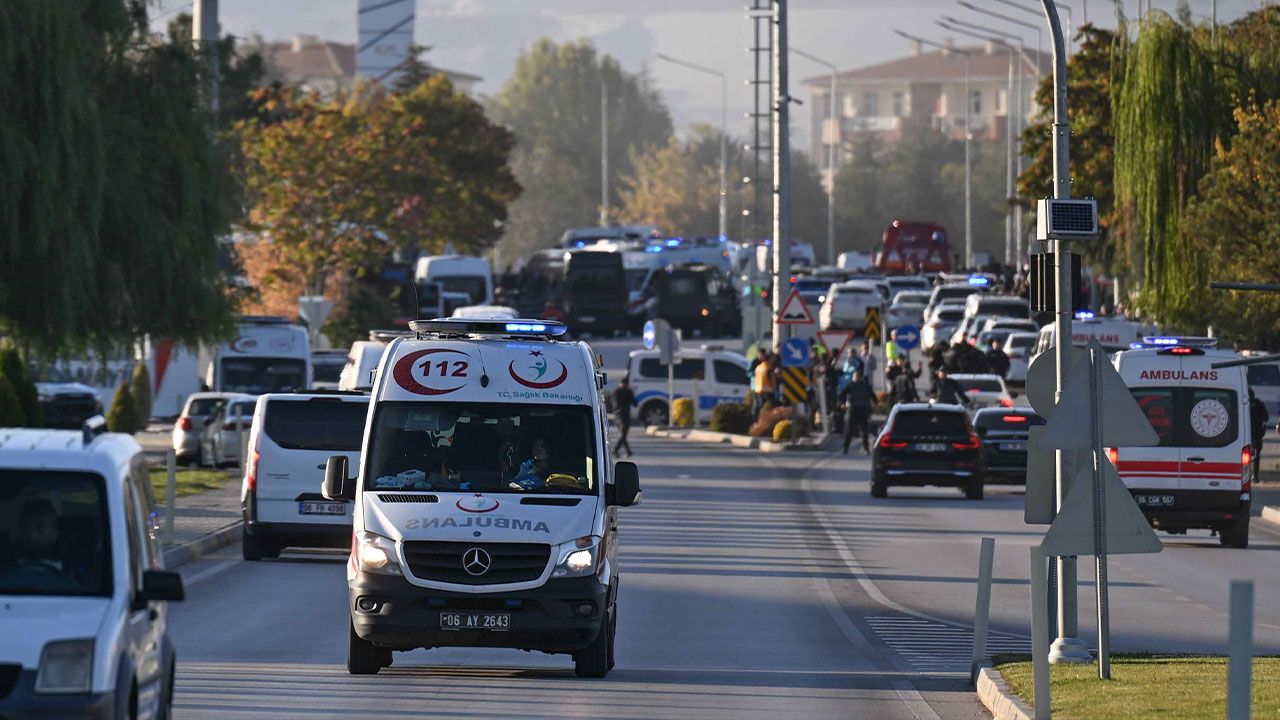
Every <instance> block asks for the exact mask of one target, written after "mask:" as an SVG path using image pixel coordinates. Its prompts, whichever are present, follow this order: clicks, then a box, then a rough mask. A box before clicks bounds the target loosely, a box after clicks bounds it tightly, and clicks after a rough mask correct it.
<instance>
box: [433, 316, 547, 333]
mask: <svg viewBox="0 0 1280 720" xmlns="http://www.w3.org/2000/svg"><path fill="white" fill-rule="evenodd" d="M409 327H410V328H411V329H412V330H413V331H414V332H416V333H429V334H433V335H507V336H510V335H525V336H529V337H534V336H538V337H558V336H560V335H563V334H565V332H566V331H568V328H567V327H566V326H565V324H564V323H560V322H555V321H553V320H537V319H526V318H518V319H515V320H506V319H502V320H485V319H478V318H477V319H464V318H438V319H435V320H414V321H412V322H410V323H409Z"/></svg>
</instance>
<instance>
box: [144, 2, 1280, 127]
mask: <svg viewBox="0 0 1280 720" xmlns="http://www.w3.org/2000/svg"><path fill="white" fill-rule="evenodd" d="M1014 1H1016V2H1022V3H1024V4H1033V3H1034V0H1014ZM971 2H972V3H973V4H976V5H982V6H986V7H990V8H991V9H992V10H995V11H997V12H1003V13H1007V14H1011V15H1014V16H1021V17H1025V18H1026V19H1028V20H1031V21H1033V22H1035V21H1036V20H1037V18H1035V17H1034V16H1032V15H1030V14H1025V13H1020V12H1019V11H1018V10H1014V9H1011V8H1008V7H1006V6H1003V5H1000V4H999V3H998V2H996V0H971ZM1086 2H1087V8H1086V6H1085V3H1086ZM1210 2H1211V0H1192V1H1191V8H1192V10H1193V12H1195V13H1197V14H1205V15H1207V14H1208V13H1209V8H1210ZM155 3H156V5H158V9H156V10H155V11H154V13H153V16H154V17H155V18H156V23H157V24H158V25H163V24H164V22H166V17H165V16H168V15H171V14H173V13H176V12H179V11H181V10H184V9H188V8H190V6H191V2H190V0H155ZM220 3H221V21H222V29H223V32H226V33H231V34H234V35H240V36H247V35H250V34H253V33H259V34H261V35H263V36H264V37H266V38H268V39H283V38H288V37H291V36H293V35H295V34H299V33H306V34H311V35H317V36H320V37H323V38H327V39H332V40H338V41H341V42H348V43H349V42H354V40H355V35H356V27H355V22H356V0H220ZM748 4H749V2H748V0H418V6H417V7H418V12H417V23H416V29H415V33H416V40H417V42H418V43H420V44H423V45H430V46H432V48H433V49H432V51H431V53H430V55H429V56H428V57H429V59H430V60H431V62H432V63H434V64H437V65H440V66H443V67H447V68H451V69H457V70H465V71H467V72H471V73H474V74H477V75H480V76H482V77H483V78H484V81H483V82H482V83H481V85H480V86H479V92H480V93H482V94H492V93H494V92H496V91H497V90H498V89H499V88H500V87H501V85H502V83H503V81H504V80H506V78H507V77H508V76H509V75H510V74H511V70H512V68H513V66H514V63H515V58H516V56H517V55H518V54H519V53H520V51H521V50H522V49H524V48H527V47H528V46H529V45H531V44H532V43H533V42H534V41H535V40H537V39H538V38H540V37H544V36H549V37H551V38H554V39H556V40H572V39H576V38H581V37H586V38H589V39H591V40H592V41H593V42H594V43H595V44H596V46H597V47H598V48H599V49H600V50H602V51H604V52H608V53H610V54H612V55H614V56H616V57H617V58H619V60H620V61H621V62H622V64H623V65H624V66H625V67H627V68H628V69H630V70H633V71H638V70H640V69H642V68H644V67H648V68H649V71H650V73H651V76H652V78H653V81H654V84H655V85H656V86H657V87H658V88H659V89H661V90H662V91H663V92H664V93H665V95H666V98H667V102H668V104H669V106H670V107H671V109H672V112H673V114H674V116H675V120H676V126H677V129H678V130H683V129H684V128H685V127H687V125H688V124H689V123H691V122H710V123H716V124H718V123H719V122H720V101H719V90H720V88H719V81H718V80H717V79H715V78H714V77H711V76H708V75H702V74H699V73H695V72H693V71H690V70H686V69H684V68H680V67H677V66H673V65H670V64H668V63H664V62H661V61H656V60H654V59H653V55H654V53H657V52H661V53H665V54H668V55H671V56H674V57H679V58H682V59H685V60H689V61H691V62H695V63H698V64H701V65H705V66H709V67H713V68H717V69H720V70H723V71H724V72H725V73H726V74H727V75H728V82H729V122H730V129H731V131H733V132H735V133H740V132H741V131H742V129H743V128H745V125H744V123H745V120H743V118H742V116H743V113H744V112H746V111H747V109H748V107H749V104H750V102H751V96H750V94H749V92H748V88H747V87H746V86H745V85H744V82H745V80H746V78H747V73H748V72H750V65H749V64H748V58H749V56H748V53H747V52H746V48H747V47H748V45H750V29H751V25H750V23H749V22H748V21H747V20H746V18H745V14H744V11H743V8H744V7H745V6H746V5H748ZM1034 4H1038V3H1034ZM1260 4H1261V3H1260V2H1259V0H1219V2H1218V14H1219V18H1220V19H1230V18H1233V17H1237V16H1239V15H1240V14H1242V13H1244V12H1246V11H1247V10H1249V9H1251V8H1254V7H1257V6H1258V5H1260ZM1070 5H1071V6H1072V7H1073V13H1074V15H1075V22H1076V23H1077V24H1079V23H1080V22H1081V21H1082V19H1083V18H1082V15H1083V13H1084V12H1085V11H1086V10H1087V12H1088V13H1089V17H1090V19H1091V20H1093V21H1094V22H1095V23H1096V24H1101V25H1105V26H1108V27H1110V26H1113V25H1114V19H1113V18H1114V4H1113V2H1112V1H1111V0H1071V1H1070ZM1153 5H1154V7H1155V8H1156V9H1165V10H1170V11H1172V9H1173V7H1174V5H1175V1H1174V0H1153ZM790 8H791V31H790V32H791V43H792V44H793V45H794V46H796V47H798V48H801V49H803V50H806V51H808V52H810V53H812V54H814V55H818V56H820V57H823V58H824V59H826V60H828V61H829V62H832V63H835V64H836V65H837V66H838V67H839V68H841V69H845V68H851V67H857V66H861V65H866V64H871V63H875V62H878V61H882V60H888V59H891V58H893V57H896V56H899V55H903V54H905V53H906V52H908V47H907V42H906V41H905V40H902V39H901V38H899V37H897V36H896V35H894V34H893V32H892V31H893V29H894V28H901V29H903V30H906V31H908V32H912V33H916V34H921V35H924V36H926V37H928V38H930V39H936V40H941V39H943V38H944V37H946V33H945V32H944V31H943V30H941V29H940V28H937V27H936V26H935V25H934V20H935V19H936V18H938V17H939V16H941V15H954V16H957V17H962V18H967V19H969V20H971V21H973V22H980V23H985V22H988V21H989V22H990V23H992V24H995V25H1002V23H1001V21H999V20H991V19H988V18H984V17H983V16H981V15H978V14H976V13H973V12H971V11H968V10H965V9H964V8H961V7H959V6H958V5H956V4H955V2H954V0H896V1H894V0H792V2H791V5H790ZM1125 10H1126V12H1127V13H1129V15H1130V16H1132V15H1133V14H1134V13H1135V12H1136V10H1137V0H1126V2H1125ZM1100 21H1101V22H1100ZM1004 26H1005V27H1009V28H1010V29H1016V26H1011V25H1004ZM1026 33H1027V34H1026V38H1027V42H1028V43H1029V44H1031V45H1034V44H1035V41H1036V40H1035V33H1034V32H1033V31H1030V30H1027V31H1026ZM958 40H961V41H963V40H964V38H958ZM1045 50H1046V51H1048V39H1047V38H1046V39H1045ZM825 72H826V70H825V69H823V68H822V67H821V66H818V65H815V64H813V63H811V62H810V61H808V60H804V59H802V58H795V59H794V61H793V68H792V79H793V82H794V81H799V80H802V79H804V78H808V77H812V76H815V75H822V74H825ZM796 94H799V93H796ZM793 112H794V113H796V114H797V115H800V116H804V117H807V114H808V108H807V107H796V108H794V110H793ZM796 139H797V140H801V138H796Z"/></svg>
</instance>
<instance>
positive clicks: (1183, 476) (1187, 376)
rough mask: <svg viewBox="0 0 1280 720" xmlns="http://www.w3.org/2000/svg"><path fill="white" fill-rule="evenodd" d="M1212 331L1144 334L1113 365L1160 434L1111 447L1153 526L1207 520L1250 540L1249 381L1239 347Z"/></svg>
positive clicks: (1229, 540) (1177, 529)
mask: <svg viewBox="0 0 1280 720" xmlns="http://www.w3.org/2000/svg"><path fill="white" fill-rule="evenodd" d="M1216 344H1217V341H1216V340H1213V339H1212V338H1177V337H1146V338H1144V340H1143V342H1141V343H1135V344H1134V349H1131V350H1126V351H1123V352H1120V353H1117V354H1116V355H1115V359H1114V362H1115V367H1116V370H1117V371H1118V372H1119V373H1120V377H1121V378H1123V379H1124V383H1125V385H1126V386H1128V388H1129V390H1130V392H1132V393H1133V397H1134V399H1135V400H1137V402H1138V407H1140V408H1141V409H1142V412H1143V414H1145V415H1146V416H1147V420H1148V421H1149V422H1150V423H1151V427H1152V428H1153V429H1154V430H1155V431H1156V436H1157V437H1159V439H1160V444H1159V445H1156V446H1154V447H1125V448H1118V449H1117V448H1112V449H1109V450H1108V451H1107V452H1108V454H1109V455H1110V457H1111V462H1112V463H1113V464H1114V465H1115V466H1116V469H1117V470H1118V471H1119V473H1120V478H1121V479H1122V480H1123V481H1124V484H1125V485H1126V486H1127V487H1128V488H1129V491H1130V492H1132V493H1133V496H1134V499H1135V500H1136V501H1137V502H1138V506H1139V507H1140V508H1142V512H1143V514H1144V515H1146V517H1147V519H1148V520H1149V521H1150V522H1151V525H1152V527H1155V528H1157V529H1160V530H1164V531H1166V532H1170V533H1178V534H1181V533H1185V532H1186V531H1187V530H1190V529H1196V528H1206V529H1209V530H1212V531H1214V532H1215V533H1217V535H1218V540H1219V541H1220V542H1221V544H1223V545H1228V546H1230V547H1233V548H1244V547H1248V544H1249V503H1250V489H1251V484H1252V481H1253V463H1252V459H1253V458H1252V452H1253V451H1252V447H1251V445H1250V438H1249V432H1250V429H1249V428H1250V424H1249V386H1248V382H1247V380H1246V373H1245V368H1244V367H1238V366H1237V367H1216V366H1217V365H1219V364H1220V363H1224V362H1229V361H1232V360H1239V359H1240V355H1239V354H1237V353H1235V352H1231V351H1228V350H1219V349H1216V347H1215V346H1216Z"/></svg>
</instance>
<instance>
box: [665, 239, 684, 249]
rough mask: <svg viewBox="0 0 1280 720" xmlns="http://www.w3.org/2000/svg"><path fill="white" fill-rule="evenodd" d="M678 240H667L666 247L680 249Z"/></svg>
mask: <svg viewBox="0 0 1280 720" xmlns="http://www.w3.org/2000/svg"><path fill="white" fill-rule="evenodd" d="M680 242H681V241H680V238H667V247H680Z"/></svg>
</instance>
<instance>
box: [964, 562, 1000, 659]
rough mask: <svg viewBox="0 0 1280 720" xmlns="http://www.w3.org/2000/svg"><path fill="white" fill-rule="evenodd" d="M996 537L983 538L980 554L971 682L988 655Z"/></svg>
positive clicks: (974, 614)
mask: <svg viewBox="0 0 1280 720" xmlns="http://www.w3.org/2000/svg"><path fill="white" fill-rule="evenodd" d="M995 553H996V539H995V538H989V537H984V538H982V549H981V551H980V552H979V554H978V599H977V602H976V605H975V607H974V612H973V661H972V662H971V663H970V664H969V682H970V683H977V682H978V667H979V666H980V665H981V663H982V661H983V660H985V659H986V657H987V624H988V623H989V621H990V618H991V565H992V561H993V560H994V559H995Z"/></svg>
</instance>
